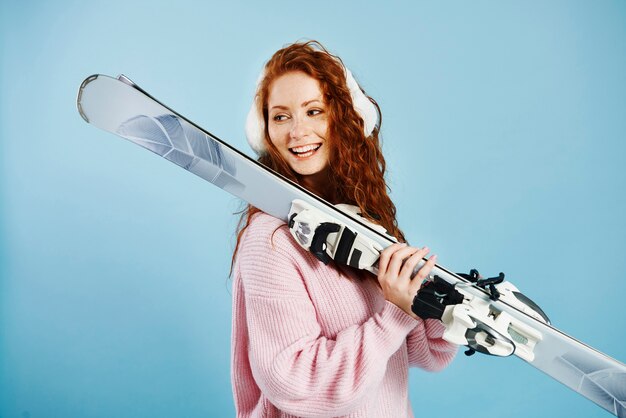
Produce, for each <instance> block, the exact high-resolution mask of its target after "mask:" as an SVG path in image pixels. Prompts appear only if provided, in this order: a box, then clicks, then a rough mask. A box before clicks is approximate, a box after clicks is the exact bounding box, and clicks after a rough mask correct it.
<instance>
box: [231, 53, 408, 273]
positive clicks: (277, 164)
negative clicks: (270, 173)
mask: <svg viewBox="0 0 626 418" xmlns="http://www.w3.org/2000/svg"><path fill="white" fill-rule="evenodd" d="M296 71H299V72H303V73H305V74H307V75H308V76H310V77H312V78H314V79H316V80H317V81H318V82H319V84H320V89H321V91H322V95H323V98H324V101H325V105H326V112H327V115H328V136H327V142H328V145H329V172H330V176H331V179H332V180H333V182H332V184H334V185H335V186H336V188H335V189H334V190H326V191H315V192H316V193H318V195H320V197H322V198H324V199H325V200H327V201H329V202H331V203H334V204H337V203H348V204H351V205H355V206H358V207H359V210H360V212H361V214H362V215H363V216H364V217H366V218H367V219H369V220H371V221H373V222H375V223H377V224H379V225H381V226H383V227H384V228H385V229H386V230H387V231H388V233H389V234H390V235H393V236H394V237H396V238H397V239H398V240H399V241H401V242H404V241H405V239H404V234H403V233H402V231H401V230H400V229H399V228H398V223H397V220H396V207H395V205H394V204H393V202H392V201H391V199H390V198H389V195H388V187H387V184H386V183H385V179H384V177H385V170H386V165H385V158H384V157H383V154H382V149H381V144H380V139H379V129H380V122H379V125H378V127H377V128H375V129H374V131H373V132H372V134H371V135H370V136H369V137H367V138H366V137H365V133H364V121H363V119H362V118H361V117H360V116H359V114H358V113H357V111H356V110H355V108H354V106H353V103H352V97H351V95H350V90H349V89H348V86H347V83H346V76H345V71H344V66H343V63H342V61H341V59H340V58H339V57H337V56H334V55H331V54H330V53H329V52H328V51H327V50H326V49H325V48H324V47H323V46H322V45H321V44H320V43H319V42H317V41H308V42H301V43H294V44H292V45H288V46H286V47H284V48H282V49H280V50H278V51H277V52H276V53H275V54H274V55H273V56H272V58H271V59H270V60H269V61H268V62H267V64H266V65H265V73H264V77H263V79H262V80H261V81H260V83H259V86H258V90H257V95H256V99H255V100H256V105H257V106H259V107H260V108H261V109H262V114H263V118H264V120H265V151H264V152H263V153H262V154H261V155H260V156H259V158H258V161H259V162H260V163H262V164H264V165H265V166H267V167H269V168H271V169H272V170H274V171H276V172H278V173H280V174H282V175H283V176H285V177H287V178H288V179H290V180H293V181H295V182H296V183H298V184H302V182H301V176H300V175H299V174H298V173H296V172H295V171H294V170H293V169H291V167H290V166H289V164H288V163H287V162H286V161H285V160H284V159H283V158H282V156H281V155H280V153H279V151H278V149H277V148H276V147H275V146H274V144H272V141H271V140H270V137H269V133H268V109H267V102H268V98H269V93H270V88H271V86H272V82H273V81H274V80H276V79H277V78H278V77H280V76H282V75H284V74H286V73H289V72H296ZM367 97H368V98H369V99H370V100H371V101H372V103H374V105H375V106H376V107H377V108H378V104H377V103H376V101H374V99H372V98H371V97H369V96H367ZM378 111H379V115H380V109H379V108H378ZM381 121H382V117H381ZM257 212H260V209H258V208H256V207H254V206H252V205H248V206H247V208H246V209H244V210H243V211H242V216H241V219H240V221H239V225H238V233H237V242H236V245H235V251H234V253H233V258H232V264H231V272H232V265H233V264H234V260H235V258H236V255H237V250H238V248H239V243H240V241H241V237H242V235H243V232H244V231H245V230H246V228H247V227H248V225H249V224H250V220H251V219H252V216H253V215H254V214H255V213H257Z"/></svg>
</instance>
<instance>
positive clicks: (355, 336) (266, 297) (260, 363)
mask: <svg viewBox="0 0 626 418" xmlns="http://www.w3.org/2000/svg"><path fill="white" fill-rule="evenodd" d="M269 226H270V227H269V228H268V224H267V222H266V223H262V222H257V223H255V222H253V223H252V224H251V225H250V226H249V228H248V231H247V233H246V237H245V239H244V240H243V244H244V245H242V247H241V249H240V251H241V252H240V254H239V257H240V259H239V262H238V268H239V272H238V274H240V277H241V280H242V283H243V287H244V293H245V304H246V321H247V324H248V330H249V340H250V345H249V360H250V366H251V369H252V373H253V376H254V379H255V381H256V382H257V385H258V386H259V388H260V389H261V391H262V392H263V393H264V394H265V396H266V397H267V398H268V399H269V400H270V402H272V404H274V405H275V406H276V407H278V408H279V409H281V410H283V411H285V412H287V413H290V414H293V415H304V414H306V415H307V416H316V415H311V412H312V411H316V413H317V416H328V415H333V416H334V415H343V414H347V413H349V412H350V411H351V410H353V409H355V408H356V407H358V406H359V404H360V403H361V402H362V400H363V398H364V397H365V396H367V394H368V392H369V391H370V390H373V389H374V388H375V387H377V386H378V384H379V383H380V382H381V380H382V379H383V377H384V374H385V371H386V368H387V362H388V360H389V358H390V357H391V356H392V355H393V354H394V353H395V352H396V351H397V350H398V349H399V348H400V347H401V345H402V344H403V343H404V341H405V339H406V337H407V335H408V333H409V332H410V331H411V330H412V329H414V328H415V326H416V320H415V319H413V318H412V317H410V316H409V315H407V314H406V313H404V312H403V311H402V310H401V309H399V308H398V307H396V306H395V305H393V304H391V303H389V302H386V303H385V305H384V308H383V309H382V310H381V311H380V312H378V313H376V314H375V315H373V316H372V317H371V318H369V319H368V320H367V321H365V322H364V323H362V324H360V325H353V326H350V327H348V328H346V329H344V330H342V331H340V332H339V333H338V334H337V335H336V336H335V337H334V338H333V339H331V338H326V337H324V336H323V335H322V332H321V327H320V325H319V323H318V321H317V316H316V310H315V307H314V305H313V303H312V301H311V299H310V297H309V295H308V292H307V289H306V285H305V282H304V281H303V277H302V274H301V271H300V269H299V265H300V264H301V263H306V262H310V259H309V258H308V257H306V255H307V253H306V252H304V250H301V249H300V248H299V247H297V246H295V244H294V243H293V241H292V238H291V236H290V235H289V232H287V230H286V228H284V227H280V228H278V229H277V226H278V224H276V223H274V224H269ZM346 309H350V307H349V306H346Z"/></svg>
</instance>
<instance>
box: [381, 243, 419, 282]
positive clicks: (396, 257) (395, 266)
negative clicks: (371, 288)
mask: <svg viewBox="0 0 626 418" xmlns="http://www.w3.org/2000/svg"><path fill="white" fill-rule="evenodd" d="M416 251H418V249H417V248H414V247H404V248H400V249H399V250H398V251H395V252H394V253H393V254H392V255H391V259H390V260H389V265H388V267H387V275H388V276H390V277H392V278H393V279H396V278H397V277H398V276H399V275H400V269H401V268H402V265H403V264H404V262H405V260H407V259H408V258H409V257H411V256H412V255H413V254H415V252H416Z"/></svg>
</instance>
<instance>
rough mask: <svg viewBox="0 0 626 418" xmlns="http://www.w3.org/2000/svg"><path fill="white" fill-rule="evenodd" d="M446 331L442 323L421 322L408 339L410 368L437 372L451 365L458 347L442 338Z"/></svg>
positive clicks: (429, 320) (435, 321)
mask: <svg viewBox="0 0 626 418" xmlns="http://www.w3.org/2000/svg"><path fill="white" fill-rule="evenodd" d="M444 331H445V326H444V325H443V323H442V322H441V321H438V320H436V319H426V320H420V321H419V323H418V324H417V326H416V327H415V328H413V330H412V331H411V332H410V333H409V335H408V336H407V338H406V342H407V350H408V354H409V366H412V367H420V368H422V369H425V370H428V371H431V372H435V371H440V370H442V369H443V368H445V367H446V366H447V365H448V364H450V362H451V361H452V359H454V356H455V355H456V352H457V350H458V346H457V345H455V344H452V343H449V342H448V341H446V340H444V339H443V338H442V335H443V332H444Z"/></svg>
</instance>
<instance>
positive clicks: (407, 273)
mask: <svg viewBox="0 0 626 418" xmlns="http://www.w3.org/2000/svg"><path fill="white" fill-rule="evenodd" d="M429 251H430V249H429V248H428V247H423V248H418V249H416V251H415V252H414V253H413V254H412V255H411V256H410V257H409V258H408V259H406V261H405V262H404V264H403V265H402V270H400V276H402V277H403V278H405V279H410V278H412V277H413V272H414V271H415V267H416V266H417V265H418V264H419V262H420V261H422V259H423V258H424V257H426V255H427V254H428V252H429Z"/></svg>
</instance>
